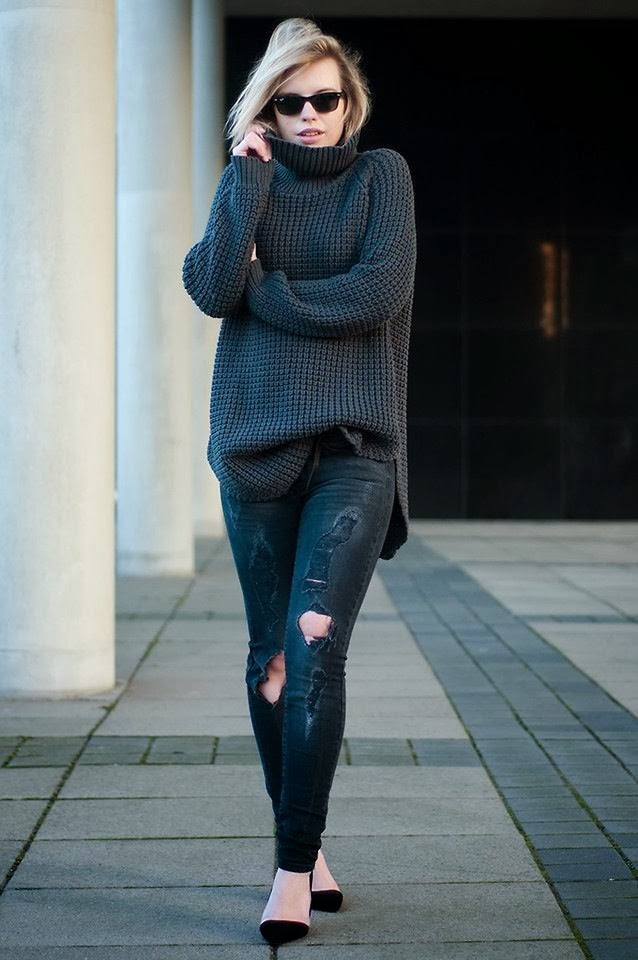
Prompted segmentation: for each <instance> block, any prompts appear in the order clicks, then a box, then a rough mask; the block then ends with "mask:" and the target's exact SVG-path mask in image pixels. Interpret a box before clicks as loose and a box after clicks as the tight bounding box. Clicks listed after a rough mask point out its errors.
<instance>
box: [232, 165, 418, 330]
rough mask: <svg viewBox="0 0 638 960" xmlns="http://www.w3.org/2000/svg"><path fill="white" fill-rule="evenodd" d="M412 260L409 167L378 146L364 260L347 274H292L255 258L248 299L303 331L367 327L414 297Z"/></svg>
mask: <svg viewBox="0 0 638 960" xmlns="http://www.w3.org/2000/svg"><path fill="white" fill-rule="evenodd" d="M415 261H416V229H415V223H414V196H413V189H412V180H411V177H410V171H409V168H408V165H407V163H406V161H405V160H404V159H403V157H402V156H400V154H398V153H395V152H394V151H392V150H379V151H377V160H376V163H375V169H374V171H373V174H372V177H371V183H370V207H369V216H368V226H367V230H366V234H365V238H364V242H363V247H362V252H361V258H360V260H359V262H358V263H356V264H355V265H354V266H353V267H352V268H351V269H350V270H349V271H348V272H347V273H343V274H337V275H335V276H332V277H327V278H324V279H320V280H289V279H288V278H287V277H286V275H285V273H283V271H281V270H273V271H270V272H266V271H264V270H263V268H262V266H261V263H260V261H259V260H253V261H252V263H251V264H250V265H249V270H248V277H247V282H246V296H247V301H248V306H249V307H250V309H251V311H252V312H253V313H254V314H255V315H256V316H258V317H259V318H260V319H261V320H263V321H265V322H266V323H269V324H271V325H272V326H274V327H279V328H280V329H282V330H287V331H289V332H291V333H297V334H300V335H302V336H309V337H317V336H318V337H344V336H350V335H356V334H362V333H366V332H367V331H369V330H373V329H374V328H375V327H378V326H381V325H382V324H383V323H384V322H385V321H386V320H387V319H388V318H389V317H392V316H395V315H396V314H397V313H398V312H399V311H400V310H401V309H402V308H403V307H404V306H405V305H406V303H407V302H408V301H409V299H410V297H411V295H412V289H413V284H414V269H415Z"/></svg>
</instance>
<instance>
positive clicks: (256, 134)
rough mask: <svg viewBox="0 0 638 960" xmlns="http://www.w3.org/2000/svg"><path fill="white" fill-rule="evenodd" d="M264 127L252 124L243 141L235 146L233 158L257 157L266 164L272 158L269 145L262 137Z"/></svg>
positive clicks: (264, 130)
mask: <svg viewBox="0 0 638 960" xmlns="http://www.w3.org/2000/svg"><path fill="white" fill-rule="evenodd" d="M265 132H266V127H264V126H263V125H262V124H260V123H253V124H251V126H250V127H248V130H247V131H246V135H245V136H244V139H243V140H242V141H241V142H240V143H238V144H237V146H236V147H235V148H234V150H233V156H234V157H259V159H260V160H263V161H264V162H267V161H268V160H270V159H271V158H272V150H271V149H270V144H269V143H268V141H267V140H266V138H265V137H264V133H265Z"/></svg>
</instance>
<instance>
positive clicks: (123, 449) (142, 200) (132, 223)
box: [117, 0, 193, 575]
mask: <svg viewBox="0 0 638 960" xmlns="http://www.w3.org/2000/svg"><path fill="white" fill-rule="evenodd" d="M117 11H118V31H117V32H118V123H117V133H118V205H117V213H118V227H117V232H118V243H117V269H118V293H117V314H118V320H117V344H118V349H117V357H118V367H117V384H118V385H117V402H118V443H117V490H118V509H117V516H118V522H117V542H118V565H119V570H120V572H121V573H123V574H145V575H150V574H189V573H191V572H192V569H193V521H192V486H191V474H192V452H191V449H192V438H191V335H192V332H191V323H192V310H191V304H190V300H189V299H188V297H187V295H186V293H185V292H184V289H183V287H182V280H181V270H182V261H183V259H184V256H185V254H186V251H187V250H188V248H189V246H190V244H191V237H192V228H191V16H190V2H189V0H119V2H118V5H117Z"/></svg>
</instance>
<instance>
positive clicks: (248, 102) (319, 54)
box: [226, 17, 370, 150]
mask: <svg viewBox="0 0 638 960" xmlns="http://www.w3.org/2000/svg"><path fill="white" fill-rule="evenodd" d="M323 57H331V58H332V59H333V60H336V62H337V65H338V67H339V73H340V76H341V86H342V89H343V91H344V93H345V94H346V109H345V114H344V129H343V139H344V140H348V139H349V138H350V137H351V136H352V135H353V134H354V133H356V132H357V131H358V130H360V129H361V127H362V126H363V125H364V123H365V122H366V120H367V119H368V114H369V113H370V91H369V89H368V84H367V81H366V79H365V77H364V76H363V74H362V72H361V70H360V69H359V62H360V60H361V57H360V55H359V54H358V53H357V52H356V51H354V50H349V49H348V48H347V47H345V46H344V44H342V43H341V41H340V40H337V39H336V37H330V36H328V35H327V34H325V33H322V31H321V30H320V28H319V27H318V26H317V24H316V23H314V21H312V20H306V19H305V18H303V17H291V18H290V19H288V20H284V21H282V23H280V24H279V26H277V27H276V28H275V30H274V31H273V33H272V36H271V38H270V41H269V43H268V47H267V48H266V52H265V53H264V55H263V57H262V58H261V60H259V61H258V62H257V63H256V64H255V66H254V67H253V69H252V70H251V72H250V74H249V76H248V81H247V83H246V86H245V87H244V89H243V90H242V92H241V93H240V94H239V96H238V97H237V100H236V101H235V103H234V104H233V106H232V107H231V109H230V111H229V114H228V120H227V122H226V132H227V136H228V137H229V138H230V140H231V145H230V149H231V150H232V149H233V148H234V147H236V146H237V144H238V143H239V142H240V140H243V138H244V136H245V135H246V131H247V130H248V127H249V126H250V125H251V124H252V123H255V122H257V123H263V124H264V126H266V127H268V128H269V129H270V130H271V131H272V132H273V133H274V134H275V135H276V134H277V125H276V122H275V117H274V112H273V108H272V105H271V103H270V101H271V99H272V97H273V96H274V95H275V93H276V92H277V90H278V89H279V87H281V86H282V84H284V83H285V82H286V80H289V79H290V77H291V76H293V75H294V74H295V72H296V71H297V70H299V69H300V68H302V67H305V66H306V65H307V64H309V63H314V62H315V61H316V60H321V59H322V58H323Z"/></svg>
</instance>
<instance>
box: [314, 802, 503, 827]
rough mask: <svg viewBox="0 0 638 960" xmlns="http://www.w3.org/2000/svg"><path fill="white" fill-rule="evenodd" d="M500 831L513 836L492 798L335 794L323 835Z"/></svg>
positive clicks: (500, 808) (498, 806)
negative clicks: (345, 796)
mask: <svg viewBox="0 0 638 960" xmlns="http://www.w3.org/2000/svg"><path fill="white" fill-rule="evenodd" d="M402 834H407V835H408V836H410V835H432V834H456V835H464V834H465V835H468V836H472V835H477V834H478V835H480V834H500V835H502V836H503V837H508V836H513V835H514V834H516V829H515V827H514V825H513V823H512V821H511V819H510V817H509V816H508V815H507V813H506V811H505V809H504V808H503V807H501V806H500V805H497V804H495V803H494V801H493V800H492V799H490V800H483V799H480V798H471V799H470V798H467V797H456V798H454V799H449V798H448V799H436V798H432V797H423V798H421V799H420V800H419V803H418V804H415V803H414V802H413V801H412V800H406V799H404V798H397V799H395V800H393V801H392V803H391V804H388V803H387V802H386V801H385V800H379V799H377V798H376V797H372V798H370V797H369V798H359V799H358V800H357V802H356V803H353V802H352V800H343V799H341V797H339V796H334V795H333V797H332V799H331V804H330V810H329V813H328V822H327V825H326V836H384V835H386V836H394V835H396V836H401V835H402Z"/></svg>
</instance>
